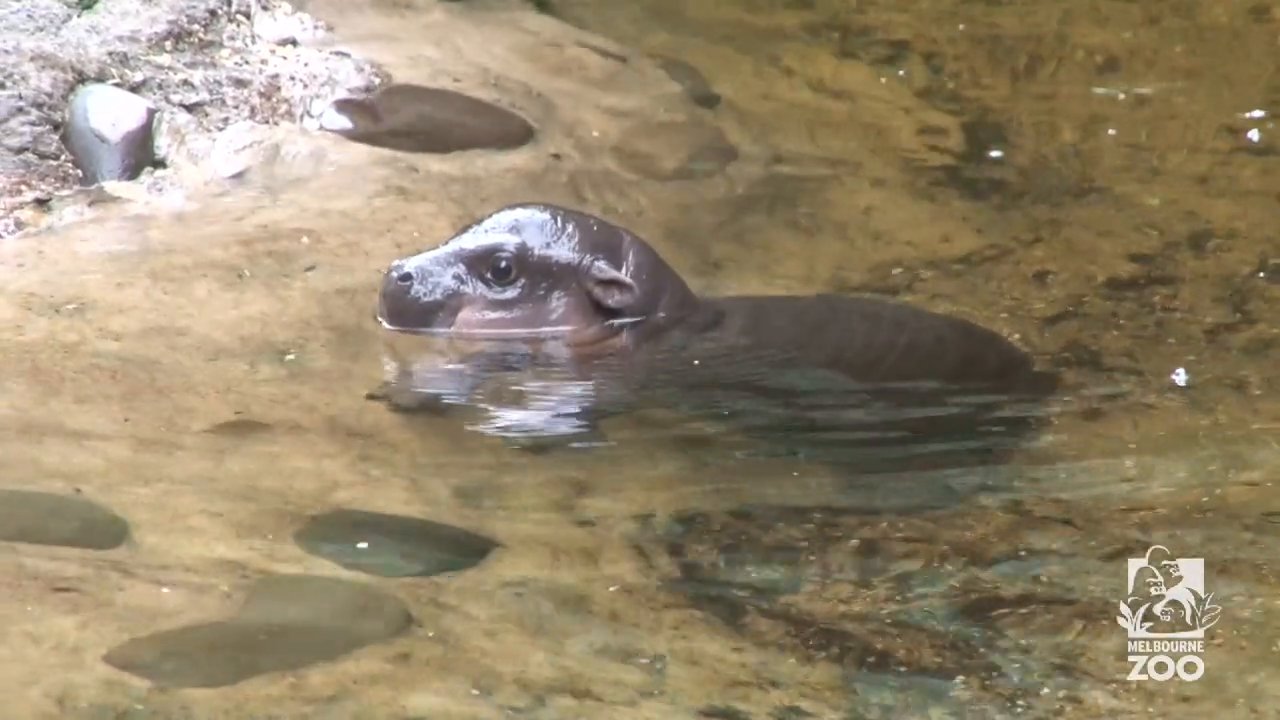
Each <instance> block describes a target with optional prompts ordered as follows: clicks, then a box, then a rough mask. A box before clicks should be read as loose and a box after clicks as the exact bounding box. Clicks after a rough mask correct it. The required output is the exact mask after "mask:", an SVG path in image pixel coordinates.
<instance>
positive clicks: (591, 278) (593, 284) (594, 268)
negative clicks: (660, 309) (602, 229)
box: [583, 258, 640, 311]
mask: <svg viewBox="0 0 1280 720" xmlns="http://www.w3.org/2000/svg"><path fill="white" fill-rule="evenodd" d="M585 276H586V277H585V278H584V279H583V285H584V286H585V287H586V289H587V294H588V295H590V296H591V299H592V300H595V301H596V302H597V303H599V304H600V305H602V306H604V307H606V308H609V309H610V310H615V311H624V310H626V309H628V308H630V307H633V306H634V305H635V304H636V301H637V300H639V299H640V289H639V288H637V287H636V284H635V283H634V282H632V281H631V278H629V277H627V276H626V275H623V274H622V273H621V272H619V271H618V269H617V268H615V267H613V266H612V265H610V264H609V263H607V262H605V261H604V260H601V259H599V258H596V259H594V260H592V261H591V262H590V264H588V265H587V267H586V270H585Z"/></svg>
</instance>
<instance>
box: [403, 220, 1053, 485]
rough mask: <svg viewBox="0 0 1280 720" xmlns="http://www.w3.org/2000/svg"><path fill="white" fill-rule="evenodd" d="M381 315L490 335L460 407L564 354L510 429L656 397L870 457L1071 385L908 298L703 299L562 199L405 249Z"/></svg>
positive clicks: (996, 338)
mask: <svg viewBox="0 0 1280 720" xmlns="http://www.w3.org/2000/svg"><path fill="white" fill-rule="evenodd" d="M378 319H379V321H380V322H381V323H382V325H383V326H384V327H385V328H387V329H388V330H391V331H393V334H410V335H419V336H427V337H436V338H450V339H465V340H467V341H469V342H474V343H476V347H478V348H481V349H479V350H477V351H475V352H474V353H472V354H470V355H468V356H467V357H466V358H465V359H464V360H463V361H462V362H460V363H455V364H454V365H453V366H452V368H453V371H454V372H455V373H457V375H456V376H455V377H454V381H453V384H452V385H451V391H452V392H453V393H454V394H455V398H454V402H455V404H467V403H468V402H473V399H474V398H476V397H477V395H476V388H477V387H478V386H479V385H480V384H481V381H482V378H481V377H480V376H488V375H491V374H494V373H497V372H516V371H532V370H533V369H537V368H541V369H542V370H544V371H545V370H547V368H554V369H555V370H556V372H553V373H551V375H552V377H553V378H554V380H553V381H547V380H545V377H546V373H545V372H544V374H543V375H542V376H539V377H542V378H544V379H543V380H541V381H540V383H541V384H539V385H538V387H539V388H540V389H541V391H542V393H543V395H541V396H535V398H534V399H535V400H537V401H538V403H539V407H541V408H542V410H543V412H542V413H541V415H539V414H538V413H537V412H532V411H533V410H536V408H533V407H531V404H529V403H526V405H524V406H522V407H521V408H519V409H520V411H521V412H519V413H515V412H507V413H506V414H505V415H506V417H509V418H519V422H520V423H524V426H523V427H522V428H520V429H518V430H513V428H512V426H511V425H510V424H508V425H507V426H506V427H505V429H506V430H509V431H512V433H513V434H514V433H516V432H526V433H528V432H534V431H536V427H535V428H533V429H532V430H531V429H530V427H528V426H529V425H530V424H532V425H534V426H536V425H538V424H541V425H543V426H545V427H546V428H548V433H549V434H554V433H555V432H558V431H556V430H551V429H550V428H552V427H553V426H555V427H563V421H564V420H565V418H566V417H570V418H574V419H577V420H578V421H579V422H580V425H579V426H577V427H578V429H579V430H584V429H588V428H592V427H593V423H594V421H596V420H598V419H599V418H600V417H601V416H602V415H603V414H607V413H612V412H616V411H618V410H619V409H625V408H627V407H632V406H635V405H645V404H649V405H659V406H662V407H666V408H678V409H680V410H689V411H693V412H703V413H707V414H710V415H713V416H715V417H717V418H720V419H722V420H726V421H728V422H731V423H733V424H734V425H735V426H736V427H738V428H739V429H743V430H745V431H747V432H748V433H749V434H755V435H766V436H770V437H771V439H773V440H775V441H777V440H781V441H782V442H783V444H794V443H795V442H800V443H801V444H802V445H805V446H806V447H808V446H811V445H813V443H814V442H817V443H818V444H819V445H822V446H823V448H824V449H825V450H824V452H825V457H826V458H828V459H833V460H834V459H835V458H837V457H838V456H842V455H847V451H850V450H856V451H858V452H855V453H854V454H853V455H852V456H848V457H847V459H848V461H849V462H850V463H853V464H855V465H857V466H858V467H859V468H860V469H861V470H864V471H866V470H870V469H874V466H876V464H877V461H876V460H875V459H874V457H876V454H875V453H871V454H868V453H867V452H866V451H867V450H868V449H877V450H879V451H881V452H879V456H880V457H881V458H882V459H883V457H884V456H886V455H885V452H883V451H884V450H885V449H886V448H890V449H891V451H890V452H889V453H888V456H893V455H900V454H901V453H899V452H898V449H901V448H903V447H908V446H913V447H915V448H916V449H917V450H918V448H919V446H920V445H921V444H922V443H925V444H931V445H934V446H937V445H940V444H946V443H955V442H958V441H962V440H964V439H966V438H968V439H972V437H973V436H974V434H975V433H977V434H979V435H981V436H982V437H984V438H994V437H996V436H1000V435H1002V434H1003V435H1006V436H1012V435H1017V434H1021V433H1022V432H1024V431H1025V430H1026V429H1027V426H1029V425H1031V424H1033V422H1032V418H1031V417H1029V416H1025V417H1024V416H1020V415H1019V413H1018V412H1011V411H1010V408H1011V407H1025V403H1027V402H1032V403H1034V402H1035V401H1038V400H1040V399H1042V398H1044V397H1045V396H1046V395H1047V394H1049V393H1050V392H1052V391H1053V390H1054V388H1055V387H1056V384H1057V380H1056V377H1055V376H1053V375H1051V374H1048V373H1043V372H1039V371H1037V370H1036V369H1035V367H1034V363H1033V361H1032V358H1031V357H1030V356H1029V355H1028V354H1027V353H1026V352H1024V351H1022V350H1021V349H1019V348H1018V347H1016V346H1015V345H1013V344H1012V343H1010V342H1009V341H1008V340H1006V339H1005V338H1004V337H1002V336H1001V335H1000V334H998V333H996V332H994V331H992V330H989V329H986V328H983V327H981V326H978V325H976V324H973V323H971V322H968V321H966V320H962V319H959V318H954V317H948V316H945V315H940V314H937V313H933V312H930V311H927V310H923V309H919V308H915V307H912V306H909V305H905V304H901V303H898V302H890V301H886V300H881V299H876V298H870V297H853V296H843V295H813V296H739V297H718V298H710V297H707V298H703V297H699V296H698V295H697V294H695V293H694V292H693V290H692V289H691V288H690V287H689V286H688V285H687V284H686V283H685V281H684V280H683V279H682V278H681V277H680V276H679V274H678V273H676V271H675V270H673V269H672V268H671V267H670V266H669V265H667V263H666V262H664V261H663V259H662V258H661V257H660V256H659V255H658V254H657V252H656V251H654V249H653V248H652V247H651V246H649V245H648V244H647V243H646V242H645V241H644V240H642V239H641V238H639V237H637V236H636V235H635V234H633V233H631V232H629V231H628V230H626V229H624V228H621V227H618V226H616V225H613V224H611V223H609V222H607V221H605V220H603V219H601V218H598V217H593V216H591V215H588V214H586V213H582V212H578V211H574V210H570V209H566V208H562V207H556V206H551V205H538V204H525V205H515V206H510V207H506V208H503V209H501V210H498V211H497V212H494V213H493V214H491V215H489V216H487V217H485V218H483V219H481V220H479V221H478V222H476V223H474V224H472V225H470V226H469V227H466V228H464V229H462V230H461V231H459V232H458V233H457V234H456V235H455V236H454V237H452V238H450V239H449V240H448V241H447V242H445V243H444V244H442V245H440V246H439V247H437V248H435V249H432V250H427V251H425V252H422V253H420V254H417V255H414V256H412V257H407V258H404V259H401V260H397V261H395V262H394V263H392V264H391V266H390V267H389V268H388V270H387V272H386V275H385V277H384V280H383V284H382V288H381V292H380V296H379V303H378ZM513 348H514V349H513ZM389 384H390V385H392V386H394V385H395V384H396V378H389ZM527 386H528V383H526V387H527ZM393 395H395V393H394V392H389V393H387V396H388V397H390V396H393ZM403 396H404V394H403V393H402V394H401V397H403ZM475 404H481V405H485V407H486V408H487V409H488V410H489V411H490V412H491V413H492V414H494V415H495V416H497V417H498V419H499V420H500V419H501V416H503V413H502V412H500V411H501V410H502V408H501V407H500V406H498V405H495V404H493V403H488V404H486V403H484V402H476V403H475ZM508 410H510V408H508ZM1031 415H1034V412H1033V413H1031ZM531 418H532V419H531ZM557 422H559V423H561V425H559V426H556V423H557ZM483 427H484V428H487V429H488V430H490V431H492V432H495V434H502V432H503V429H504V426H503V424H502V423H501V422H494V423H490V424H489V425H486V426H483ZM1006 431H1007V432H1006ZM942 441H945V442H942ZM913 452H914V451H913Z"/></svg>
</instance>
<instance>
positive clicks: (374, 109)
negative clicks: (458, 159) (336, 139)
mask: <svg viewBox="0 0 1280 720" xmlns="http://www.w3.org/2000/svg"><path fill="white" fill-rule="evenodd" d="M316 124H317V125H318V126H319V128H320V129H322V130H327V131H329V132H332V133H335V134H337V135H341V136H343V137H345V138H347V139H348V140H354V141H356V142H360V143H364V144H366V145H374V146H377V147H382V148H387V149H390V150H399V151H401V152H411V153H451V152H458V151H461V150H477V149H490V150H503V149H512V148H517V147H520V146H522V145H525V144H526V143H528V142H529V141H530V140H532V139H533V136H534V128H533V126H532V125H531V124H529V121H527V120H525V119H524V118H523V117H521V116H519V115H517V114H516V113H514V112H512V111H510V110H507V109H505V108H501V107H498V106H497V105H494V104H493V103H490V102H486V101H484V100H480V99H479V98H474V97H471V96H470V95H464V94H462V93H459V92H454V91H453V90H446V89H443V88H429V87H422V86H419V85H408V84H393V85H387V86H386V87H383V88H381V89H380V90H377V91H376V92H374V93H373V94H371V95H368V96H367V97H362V98H361V97H347V98H340V99H338V100H335V101H333V103H331V104H330V105H329V106H328V107H327V108H326V109H325V110H324V111H323V112H322V113H320V115H319V117H318V119H317V120H316Z"/></svg>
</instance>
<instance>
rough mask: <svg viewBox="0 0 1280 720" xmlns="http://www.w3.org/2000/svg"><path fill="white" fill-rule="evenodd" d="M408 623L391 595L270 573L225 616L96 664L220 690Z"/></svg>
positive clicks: (353, 646) (145, 640)
mask: <svg viewBox="0 0 1280 720" xmlns="http://www.w3.org/2000/svg"><path fill="white" fill-rule="evenodd" d="M412 624H413V616H412V615H411V614H410V613H409V610H408V608H406V607H405V605H404V603H403V602H402V601H400V600H399V599H398V598H396V597H395V596H393V595H389V594H387V593H384V592H382V591H381V590H378V589H376V588H374V587H371V586H369V585H365V584H363V583H356V582H350V581H347V580H340V579H338V578H328V577H320V576H316V575H274V576H269V577H266V578H263V579H261V580H259V581H258V582H257V583H255V584H254V585H253V587H251V588H250V589H249V592H248V595H247V597H246V598H245V601H244V605H242V606H241V608H240V610H239V611H238V612H237V613H236V614H235V615H234V616H233V617H231V618H229V619H227V620H217V621H214V622H208V623H201V624H198V625H188V626H185V627H180V628H174V629H172V630H165V631H162V632H158V633H154V634H151V635H145V636H143V637H139V638H134V639H132V640H129V641H127V642H125V643H122V644H120V645H117V646H116V647H114V648H112V649H111V650H109V651H108V652H107V653H106V654H105V655H104V656H103V661H104V662H106V663H107V664H108V665H111V666H112V667H114V668H116V669H118V670H123V671H124V672H127V673H131V674H133V675H137V676H139V677H142V678H146V679H147V680H150V681H151V682H153V683H155V684H156V685H161V686H167V687H222V686H226V685H234V684H235V683H238V682H241V681H244V680H248V679H249V678H252V677H256V676H258V675H263V674H265V673H271V672H283V671H289V670H298V669H300V668H303V667H307V666H309V665H314V664H316V663H321V662H328V661H332V660H335V659H337V658H339V657H341V656H343V655H346V654H348V653H351V652H354V651H356V650H358V649H360V648H362V647H365V646H367V645H371V644H373V643H376V642H383V641H386V640H390V639H391V638H393V637H396V636H397V635H399V634H401V633H403V632H404V631H405V630H407V629H408V628H409V626H410V625H412Z"/></svg>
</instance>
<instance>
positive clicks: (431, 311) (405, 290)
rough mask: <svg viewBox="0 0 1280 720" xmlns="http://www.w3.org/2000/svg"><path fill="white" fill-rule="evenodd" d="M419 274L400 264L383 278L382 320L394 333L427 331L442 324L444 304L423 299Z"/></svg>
mask: <svg viewBox="0 0 1280 720" xmlns="http://www.w3.org/2000/svg"><path fill="white" fill-rule="evenodd" d="M419 272H420V271H419V270H418V269H416V268H414V267H413V266H411V265H410V264H409V263H408V262H406V261H405V260H397V261H395V262H393V263H391V265H390V266H389V267H388V268H387V270H386V272H385V273H383V275H382V288H381V289H380V290H379V292H378V320H379V322H381V323H382V324H383V326H385V327H386V328H388V329H390V330H426V329H431V328H433V327H435V325H436V324H437V322H438V321H439V319H440V318H439V315H440V310H441V307H440V306H441V305H442V304H443V303H440V302H438V301H437V302H432V301H430V300H428V299H424V298H422V297H421V292H420V290H417V288H420V286H421V279H420V278H419V277H418V274H419Z"/></svg>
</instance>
